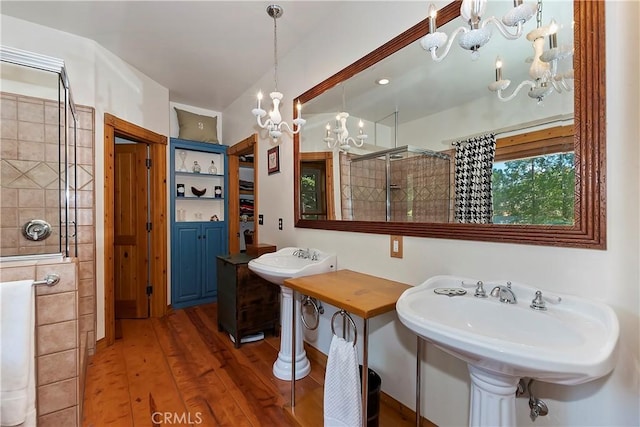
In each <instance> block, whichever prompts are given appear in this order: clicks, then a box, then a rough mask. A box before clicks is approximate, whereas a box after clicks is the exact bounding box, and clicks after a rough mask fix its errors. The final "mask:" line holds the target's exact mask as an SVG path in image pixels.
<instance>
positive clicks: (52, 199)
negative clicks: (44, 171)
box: [44, 189, 60, 208]
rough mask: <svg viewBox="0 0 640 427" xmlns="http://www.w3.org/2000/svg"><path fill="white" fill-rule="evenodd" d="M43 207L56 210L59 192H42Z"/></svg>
mask: <svg viewBox="0 0 640 427" xmlns="http://www.w3.org/2000/svg"><path fill="white" fill-rule="evenodd" d="M44 205H45V206H46V207H47V208H58V206H60V190H58V189H55V190H44Z"/></svg>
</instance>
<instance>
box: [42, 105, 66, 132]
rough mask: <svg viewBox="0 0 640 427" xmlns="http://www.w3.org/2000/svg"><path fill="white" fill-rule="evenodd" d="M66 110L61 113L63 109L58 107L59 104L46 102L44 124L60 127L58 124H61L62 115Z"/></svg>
mask: <svg viewBox="0 0 640 427" xmlns="http://www.w3.org/2000/svg"><path fill="white" fill-rule="evenodd" d="M63 112H64V110H63V111H61V109H60V108H59V106H58V103H54V102H45V105H44V122H45V123H46V124H53V125H56V126H57V125H58V123H60V122H61V121H62V120H64V119H62V118H61V115H62V114H63Z"/></svg>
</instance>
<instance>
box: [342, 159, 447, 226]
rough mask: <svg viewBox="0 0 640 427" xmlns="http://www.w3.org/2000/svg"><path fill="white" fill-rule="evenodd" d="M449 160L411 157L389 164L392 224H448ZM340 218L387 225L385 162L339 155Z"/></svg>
mask: <svg viewBox="0 0 640 427" xmlns="http://www.w3.org/2000/svg"><path fill="white" fill-rule="evenodd" d="M450 163H451V162H450V160H447V159H442V158H438V157H431V156H422V155H419V156H413V157H409V158H405V159H397V160H392V161H391V165H390V171H391V191H390V193H391V199H390V207H391V219H390V220H391V221H394V222H448V221H449V219H450V215H449V212H450V206H451V194H452V193H451V183H452V182H453V181H451V179H450V177H451V175H450V172H451V171H450V169H452V168H451V167H450ZM340 174H341V177H340V183H341V184H340V191H341V201H342V218H343V219H351V220H357V221H386V217H387V210H386V203H387V194H386V185H387V184H386V162H385V160H383V159H370V160H363V161H358V162H351V160H350V157H349V155H344V154H341V155H340Z"/></svg>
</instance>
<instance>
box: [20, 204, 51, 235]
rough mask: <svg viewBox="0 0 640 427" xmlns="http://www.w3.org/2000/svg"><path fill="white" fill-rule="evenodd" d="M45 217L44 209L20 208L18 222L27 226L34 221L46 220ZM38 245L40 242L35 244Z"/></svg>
mask: <svg viewBox="0 0 640 427" xmlns="http://www.w3.org/2000/svg"><path fill="white" fill-rule="evenodd" d="M44 218H46V217H45V209H44V207H42V208H18V222H19V223H20V224H25V223H27V222H29V221H31V220H32V219H44ZM33 243H38V242H33Z"/></svg>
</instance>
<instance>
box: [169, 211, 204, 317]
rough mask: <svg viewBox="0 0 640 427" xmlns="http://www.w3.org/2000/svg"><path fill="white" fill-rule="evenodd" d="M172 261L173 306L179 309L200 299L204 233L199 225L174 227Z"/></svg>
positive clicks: (181, 224)
mask: <svg viewBox="0 0 640 427" xmlns="http://www.w3.org/2000/svg"><path fill="white" fill-rule="evenodd" d="M173 230H174V233H173V236H172V238H173V244H172V246H173V249H174V250H173V251H172V260H171V290H172V292H171V304H172V306H173V307H176V308H179V307H181V306H184V305H185V303H187V302H189V301H192V300H194V299H198V298H200V289H201V277H202V267H201V261H200V259H201V256H202V255H201V252H202V251H201V247H202V232H201V226H200V224H198V223H188V222H185V223H179V224H175V225H174V227H173Z"/></svg>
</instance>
